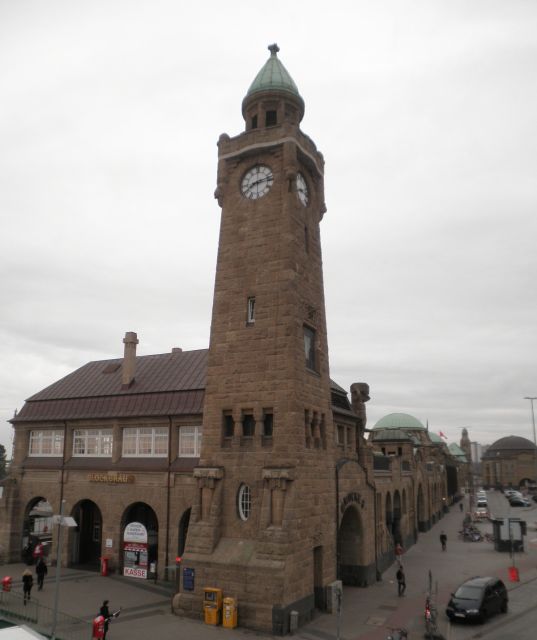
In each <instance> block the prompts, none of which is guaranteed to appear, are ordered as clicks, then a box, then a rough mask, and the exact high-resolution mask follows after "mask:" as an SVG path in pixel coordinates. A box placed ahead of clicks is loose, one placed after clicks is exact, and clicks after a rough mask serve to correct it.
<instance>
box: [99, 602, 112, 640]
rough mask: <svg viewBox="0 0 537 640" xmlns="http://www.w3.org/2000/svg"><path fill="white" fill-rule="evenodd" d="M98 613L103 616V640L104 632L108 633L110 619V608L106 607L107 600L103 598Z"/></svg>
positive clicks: (104, 639) (104, 637)
mask: <svg viewBox="0 0 537 640" xmlns="http://www.w3.org/2000/svg"><path fill="white" fill-rule="evenodd" d="M99 613H100V614H101V615H102V617H103V618H104V636H103V640H106V634H107V633H108V625H109V620H110V609H109V608H108V600H103V606H102V607H101V608H100V610H99Z"/></svg>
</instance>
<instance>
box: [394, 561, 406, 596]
mask: <svg viewBox="0 0 537 640" xmlns="http://www.w3.org/2000/svg"><path fill="white" fill-rule="evenodd" d="M395 577H396V578H397V595H398V596H404V595H405V590H406V579H405V572H404V570H403V565H402V564H400V565H399V569H397V573H396V574H395Z"/></svg>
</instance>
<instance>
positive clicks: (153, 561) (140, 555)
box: [121, 502, 158, 578]
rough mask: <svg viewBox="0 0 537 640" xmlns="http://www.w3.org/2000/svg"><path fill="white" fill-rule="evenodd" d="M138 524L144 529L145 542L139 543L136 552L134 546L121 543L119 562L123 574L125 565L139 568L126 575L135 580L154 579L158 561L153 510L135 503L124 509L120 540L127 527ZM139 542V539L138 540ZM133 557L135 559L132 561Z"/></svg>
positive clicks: (146, 505) (156, 520)
mask: <svg viewBox="0 0 537 640" xmlns="http://www.w3.org/2000/svg"><path fill="white" fill-rule="evenodd" d="M134 523H139V524H141V525H142V527H143V528H145V532H146V539H147V542H145V543H144V542H140V548H139V549H138V550H137V549H136V548H135V547H136V544H135V543H133V542H132V540H131V541H130V544H129V545H127V543H125V542H123V550H124V552H123V554H122V558H121V562H122V565H123V573H124V574H125V567H126V565H127V564H130V565H133V562H134V565H135V566H139V567H140V569H141V571H136V572H132V571H131V572H128V575H130V576H134V577H137V578H154V577H155V575H156V572H157V559H158V519H157V515H156V513H155V512H154V511H153V509H152V508H151V507H150V506H149V505H148V504H146V503H145V502H135V503H134V504H131V505H130V506H129V507H127V508H126V509H125V512H124V513H123V518H122V519H121V539H122V540H124V537H125V529H126V527H127V526H128V525H132V524H134ZM140 540H141V539H140ZM133 557H136V559H135V560H134V561H133Z"/></svg>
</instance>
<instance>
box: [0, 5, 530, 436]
mask: <svg viewBox="0 0 537 640" xmlns="http://www.w3.org/2000/svg"><path fill="white" fill-rule="evenodd" d="M272 42H277V43H278V45H279V46H280V48H281V51H280V54H279V57H280V59H281V60H282V62H283V64H284V65H285V66H286V68H287V70H288V71H289V73H290V74H291V76H292V77H293V79H294V80H295V82H296V84H297V86H298V88H299V91H300V93H301V95H302V96H303V98H304V100H305V103H306V115H305V117H304V120H303V122H302V129H303V130H304V131H305V132H306V133H307V134H308V135H310V136H311V137H312V138H313V139H314V141H315V142H316V144H317V146H318V148H319V149H320V150H321V151H322V153H323V154H324V157H325V160H326V174H325V180H326V182H325V190H326V203H327V206H328V212H327V213H326V214H325V216H324V219H323V221H322V225H321V234H322V245H323V259H324V276H325V292H326V305H327V320H328V334H329V347H330V366H331V376H332V378H333V379H335V380H336V381H337V382H338V383H339V384H341V385H342V386H344V387H345V388H347V389H348V388H349V386H350V384H351V383H352V382H356V381H366V382H368V383H369V384H370V387H371V401H370V403H369V405H368V415H369V426H372V425H373V424H374V423H375V422H376V421H377V420H378V419H380V418H381V417H382V416H384V415H385V414H387V413H391V412H406V413H410V414H412V415H414V416H416V417H417V418H419V419H420V420H422V421H423V422H424V423H425V422H426V421H427V420H428V421H429V425H430V428H431V429H432V430H435V431H438V430H440V429H441V430H442V431H443V432H444V433H445V434H446V435H447V436H448V437H449V440H450V441H456V442H459V439H460V435H461V429H462V427H467V428H468V429H469V432H470V438H471V439H472V440H477V441H479V442H481V443H491V442H493V441H494V440H496V439H497V438H499V437H502V436H504V435H509V434H516V435H521V436H524V437H527V438H530V439H533V435H532V427H531V412H530V403H529V402H528V401H527V400H523V397H524V396H528V395H535V396H537V335H536V328H537V296H536V275H537V252H536V238H537V215H536V214H537V115H536V114H537V81H536V80H537V2H535V1H534V0H527V1H517V0H496V1H495V0H445V1H440V0H422V1H410V0H396V1H394V2H387V1H380V0H369V1H364V0H353V1H348V2H344V1H341V0H338V1H337V2H316V1H312V0H309V1H307V2H306V1H293V2H291V1H289V0H287V1H280V0H272V2H270V3H269V4H268V5H267V4H266V3H264V4H263V3H261V4H259V3H257V4H256V3H252V2H251V1H250V2H246V1H244V2H238V1H232V0H226V1H225V2H222V1H217V0H214V1H212V2H210V1H207V0H205V1H203V0H200V1H198V2H196V3H194V2H190V3H186V2H177V1H173V0H146V1H145V0H139V1H138V0H106V1H105V0H34V1H29V0H0V214H1V234H0V267H1V272H0V294H1V313H0V442H1V443H3V444H4V445H6V446H8V447H10V441H11V427H10V425H9V424H8V423H7V422H6V421H7V420H8V419H9V418H10V417H11V416H12V415H13V412H14V410H15V409H16V408H18V409H20V408H21V407H22V405H23V403H24V400H25V398H27V397H29V396H30V395H32V394H33V393H35V392H37V391H39V390H40V389H42V388H44V387H46V386H48V385H49V384H51V383H52V382H54V381H55V380H57V379H59V378H60V377H62V376H64V375H66V374H67V373H69V372H71V371H73V370H74V369H76V368H78V367H79V366H81V365H83V364H84V363H86V362H88V361H90V360H99V359H106V358H115V357H121V356H122V354H123V344H122V338H123V336H124V333H125V331H136V332H137V333H138V337H139V339H140V344H139V349H138V353H139V354H151V353H162V352H166V351H169V350H170V349H171V348H172V347H174V346H179V347H182V348H183V349H199V348H206V347H207V346H208V343H209V324H210V314H211V305H212V293H213V285H214V269H215V262H216V252H217V239H218V227H219V217H220V209H219V207H218V205H217V203H216V201H215V200H214V198H213V192H214V188H215V182H216V164H217V148H216V142H217V140H218V137H219V135H220V134H221V133H222V132H226V133H228V134H230V135H236V134H238V133H240V132H241V131H242V130H243V128H244V123H243V120H242V116H241V101H242V99H243V97H244V95H245V93H246V91H247V89H248V87H249V85H250V83H251V82H252V80H253V79H254V77H255V75H256V73H257V72H258V71H259V69H260V68H261V67H262V66H263V64H264V63H265V61H266V59H267V58H268V56H269V52H268V51H267V48H266V47H267V45H268V44H270V43H272ZM536 408H537V405H536Z"/></svg>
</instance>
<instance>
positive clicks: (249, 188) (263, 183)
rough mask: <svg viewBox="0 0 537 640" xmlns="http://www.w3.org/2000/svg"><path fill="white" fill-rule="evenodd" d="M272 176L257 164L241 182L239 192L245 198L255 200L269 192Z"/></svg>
mask: <svg viewBox="0 0 537 640" xmlns="http://www.w3.org/2000/svg"><path fill="white" fill-rule="evenodd" d="M273 182H274V176H273V175H272V171H271V170H270V169H269V168H268V167H266V166H265V165H263V164H257V165H256V166H255V167H252V168H251V169H249V170H248V171H247V172H246V174H245V176H244V178H243V179H242V182H241V192H242V195H243V196H244V197H245V198H249V199H250V200H257V199H258V198H262V197H263V196H264V195H265V194H267V193H268V192H269V189H270V187H272V183H273Z"/></svg>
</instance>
